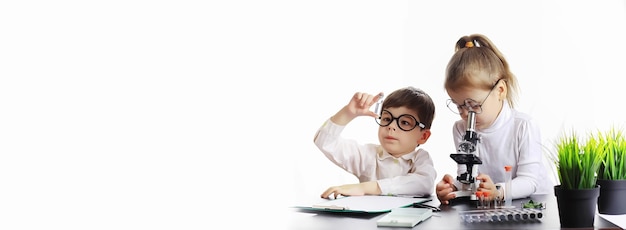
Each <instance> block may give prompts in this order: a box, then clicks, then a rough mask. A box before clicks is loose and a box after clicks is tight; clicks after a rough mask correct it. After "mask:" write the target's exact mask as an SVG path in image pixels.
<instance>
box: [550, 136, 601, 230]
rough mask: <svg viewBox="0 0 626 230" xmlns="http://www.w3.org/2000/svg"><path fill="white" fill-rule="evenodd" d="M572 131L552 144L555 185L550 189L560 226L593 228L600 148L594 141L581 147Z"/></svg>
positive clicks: (578, 139) (597, 191)
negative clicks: (556, 175) (558, 182)
mask: <svg viewBox="0 0 626 230" xmlns="http://www.w3.org/2000/svg"><path fill="white" fill-rule="evenodd" d="M581 141H582V140H580V138H579V137H578V136H577V135H576V133H575V132H573V131H572V132H571V133H570V134H565V135H563V136H562V137H561V138H560V139H558V140H557V141H556V142H555V147H556V153H554V152H553V156H552V157H553V161H554V163H555V164H556V168H557V172H558V176H559V181H560V184H559V185H555V186H554V195H555V196H556V200H557V205H558V209H559V218H560V223H561V227H564V228H585V227H593V222H594V220H595V214H596V213H595V211H596V204H597V202H598V196H599V192H600V189H599V186H598V185H597V184H596V179H597V177H596V173H597V171H598V169H599V167H600V165H601V163H602V153H603V151H601V150H602V145H601V144H600V143H598V140H597V139H595V138H589V139H588V140H587V141H586V142H585V143H584V144H583V143H581Z"/></svg>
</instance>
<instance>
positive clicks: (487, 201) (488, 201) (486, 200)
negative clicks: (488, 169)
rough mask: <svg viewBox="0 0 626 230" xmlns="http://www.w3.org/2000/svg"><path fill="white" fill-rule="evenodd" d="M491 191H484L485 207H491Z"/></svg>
mask: <svg viewBox="0 0 626 230" xmlns="http://www.w3.org/2000/svg"><path fill="white" fill-rule="evenodd" d="M489 195H490V193H489V191H483V196H484V198H483V208H484V209H490V208H491V198H490V197H489Z"/></svg>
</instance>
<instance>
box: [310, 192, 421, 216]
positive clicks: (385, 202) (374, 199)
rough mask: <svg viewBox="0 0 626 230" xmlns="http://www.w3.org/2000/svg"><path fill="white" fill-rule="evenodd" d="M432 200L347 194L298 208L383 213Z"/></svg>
mask: <svg viewBox="0 0 626 230" xmlns="http://www.w3.org/2000/svg"><path fill="white" fill-rule="evenodd" d="M431 200H432V198H424V197H403V196H345V197H339V198H337V199H332V200H326V201H323V202H320V203H316V204H313V205H311V206H298V208H302V209H308V210H317V211H328V212H362V213H383V212H391V210H392V209H394V208H400V207H408V206H412V205H413V204H415V203H424V202H427V201H431Z"/></svg>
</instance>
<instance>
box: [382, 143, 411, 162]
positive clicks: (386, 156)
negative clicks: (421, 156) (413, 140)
mask: <svg viewBox="0 0 626 230" xmlns="http://www.w3.org/2000/svg"><path fill="white" fill-rule="evenodd" d="M417 151H418V150H417V149H415V150H413V151H411V152H410V153H407V154H404V155H402V156H400V157H399V158H402V159H403V160H413V159H415V155H417ZM376 153H377V154H376V156H377V157H378V159H379V160H384V159H387V158H395V157H394V156H392V155H391V154H389V153H388V152H387V151H386V150H384V149H383V147H382V146H378V149H377V151H376Z"/></svg>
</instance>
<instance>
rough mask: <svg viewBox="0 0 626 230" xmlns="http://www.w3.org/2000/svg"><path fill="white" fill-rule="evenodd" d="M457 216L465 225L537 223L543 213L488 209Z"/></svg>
mask: <svg viewBox="0 0 626 230" xmlns="http://www.w3.org/2000/svg"><path fill="white" fill-rule="evenodd" d="M459 216H460V217H461V221H462V222H465V223H481V222H482V223H485V222H522V221H539V220H541V218H542V217H543V212H542V210H541V209H535V208H511V209H489V210H469V211H461V212H459Z"/></svg>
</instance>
